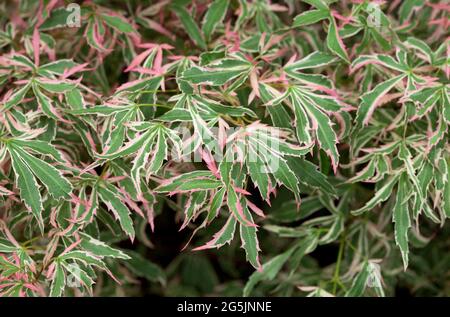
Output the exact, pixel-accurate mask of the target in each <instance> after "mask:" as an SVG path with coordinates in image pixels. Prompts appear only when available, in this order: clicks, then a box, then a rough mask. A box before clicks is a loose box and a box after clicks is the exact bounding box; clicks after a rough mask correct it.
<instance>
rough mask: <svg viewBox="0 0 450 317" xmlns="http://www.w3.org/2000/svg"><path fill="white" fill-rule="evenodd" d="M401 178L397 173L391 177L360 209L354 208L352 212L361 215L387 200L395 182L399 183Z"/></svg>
mask: <svg viewBox="0 0 450 317" xmlns="http://www.w3.org/2000/svg"><path fill="white" fill-rule="evenodd" d="M399 178H400V174H395V175H394V176H392V177H391V178H390V179H388V180H387V181H386V183H385V184H384V185H383V186H382V187H381V188H380V189H378V190H377V192H376V193H375V196H373V197H372V199H370V200H369V201H368V202H367V203H366V204H365V205H364V206H363V207H361V208H360V209H358V210H353V211H352V214H353V215H355V216H358V215H361V214H362V213H364V212H366V211H369V210H371V209H373V208H375V206H376V205H378V204H379V203H381V202H383V201H386V200H387V199H388V198H389V197H390V196H391V193H392V190H393V188H394V186H395V184H397V182H398V179H399Z"/></svg>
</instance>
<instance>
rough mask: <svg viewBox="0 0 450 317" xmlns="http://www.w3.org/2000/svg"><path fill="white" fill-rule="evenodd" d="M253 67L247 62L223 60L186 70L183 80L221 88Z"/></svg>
mask: <svg viewBox="0 0 450 317" xmlns="http://www.w3.org/2000/svg"><path fill="white" fill-rule="evenodd" d="M251 67H252V65H251V64H250V63H249V62H247V61H241V60H237V59H229V58H228V59H221V60H218V61H215V62H213V63H211V64H209V65H207V67H199V66H193V67H192V68H189V69H188V70H186V71H185V72H184V73H183V75H182V79H183V80H186V81H188V82H190V83H192V84H204V85H210V86H220V85H223V84H225V83H227V82H228V81H230V80H232V79H235V78H237V77H239V76H240V75H242V74H245V73H248V72H249V71H250V69H251Z"/></svg>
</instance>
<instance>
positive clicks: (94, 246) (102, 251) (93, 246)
mask: <svg viewBox="0 0 450 317" xmlns="http://www.w3.org/2000/svg"><path fill="white" fill-rule="evenodd" d="M80 235H81V236H82V240H81V243H80V247H81V248H83V249H84V250H86V251H88V252H90V253H92V254H93V255H95V256H98V257H112V258H117V259H124V260H128V259H130V257H129V256H128V255H126V254H125V253H123V252H122V251H120V250H118V249H114V248H112V247H110V246H109V245H107V244H106V243H104V242H102V241H100V240H97V239H94V238H93V237H91V236H90V235H88V234H86V233H80Z"/></svg>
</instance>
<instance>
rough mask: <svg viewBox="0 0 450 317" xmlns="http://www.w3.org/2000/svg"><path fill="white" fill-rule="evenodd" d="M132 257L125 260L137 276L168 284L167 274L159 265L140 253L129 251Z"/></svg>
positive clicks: (126, 264)
mask: <svg viewBox="0 0 450 317" xmlns="http://www.w3.org/2000/svg"><path fill="white" fill-rule="evenodd" d="M127 255H128V256H129V257H130V258H131V259H129V260H127V261H125V262H124V264H125V266H126V267H127V268H128V269H129V270H130V271H132V272H133V273H134V274H136V275H137V276H140V277H143V278H146V279H147V280H149V281H151V282H159V283H161V284H162V285H165V284H166V275H165V273H164V271H163V269H161V268H160V267H159V266H158V265H156V264H154V263H153V262H150V261H149V260H147V259H145V258H143V257H142V256H141V255H140V254H139V253H136V252H133V251H127Z"/></svg>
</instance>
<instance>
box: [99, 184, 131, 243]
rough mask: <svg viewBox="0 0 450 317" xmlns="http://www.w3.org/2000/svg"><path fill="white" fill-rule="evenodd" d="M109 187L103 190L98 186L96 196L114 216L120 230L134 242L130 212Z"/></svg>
mask: <svg viewBox="0 0 450 317" xmlns="http://www.w3.org/2000/svg"><path fill="white" fill-rule="evenodd" d="M110 189H111V187H109V188H105V187H102V186H98V188H97V190H98V195H99V196H100V199H101V200H102V201H103V203H104V204H105V205H106V206H107V207H108V210H109V211H111V212H112V213H113V214H114V217H115V218H116V219H117V220H119V223H120V226H121V227H122V230H123V231H124V232H125V233H126V234H127V235H128V236H129V237H130V239H131V240H134V236H135V231H134V226H133V220H132V219H131V217H130V211H129V210H128V208H127V206H125V205H124V204H123V203H122V202H121V201H120V199H119V198H118V197H119V193H118V192H117V191H116V192H113V191H111V190H110Z"/></svg>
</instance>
